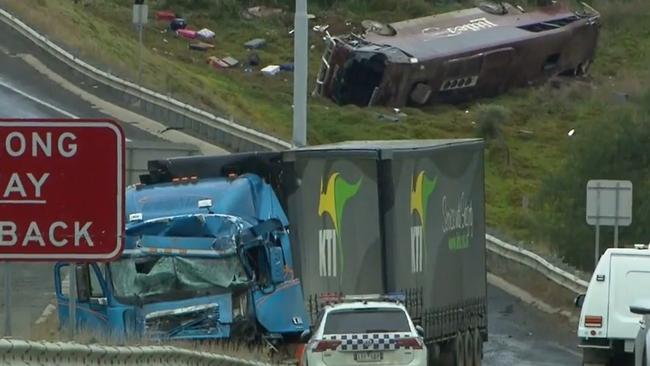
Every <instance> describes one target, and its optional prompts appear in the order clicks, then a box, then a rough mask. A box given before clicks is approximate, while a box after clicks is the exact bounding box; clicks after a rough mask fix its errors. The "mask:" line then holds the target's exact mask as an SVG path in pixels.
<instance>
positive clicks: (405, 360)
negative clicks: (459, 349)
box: [301, 295, 427, 366]
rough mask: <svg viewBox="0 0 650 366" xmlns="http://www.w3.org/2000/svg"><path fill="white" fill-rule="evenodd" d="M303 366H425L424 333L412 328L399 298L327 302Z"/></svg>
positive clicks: (349, 298)
mask: <svg viewBox="0 0 650 366" xmlns="http://www.w3.org/2000/svg"><path fill="white" fill-rule="evenodd" d="M320 302H321V304H323V302H324V303H325V304H323V307H322V310H321V312H320V314H319V320H318V321H317V323H316V327H315V328H314V331H313V333H310V331H305V333H303V339H307V338H309V341H308V343H307V345H306V346H305V350H304V353H303V358H302V360H301V361H302V362H301V364H302V366H334V365H337V366H339V365H388V364H391V365H413V366H415V365H423V366H424V365H426V363H427V349H426V347H425V345H424V340H423V334H424V330H423V329H422V327H420V326H415V325H414V324H413V321H412V320H411V318H410V317H409V314H408V312H407V311H406V308H405V307H404V305H403V304H402V302H403V295H393V296H391V295H364V296H345V297H336V296H334V297H330V298H329V299H328V298H327V297H325V298H324V299H323V298H321V301H320Z"/></svg>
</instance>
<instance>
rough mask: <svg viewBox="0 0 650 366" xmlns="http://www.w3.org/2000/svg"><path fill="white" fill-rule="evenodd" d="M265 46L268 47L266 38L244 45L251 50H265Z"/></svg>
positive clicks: (256, 39) (252, 40) (253, 40)
mask: <svg viewBox="0 0 650 366" xmlns="http://www.w3.org/2000/svg"><path fill="white" fill-rule="evenodd" d="M265 46H266V40H265V39H264V38H255V39H251V40H250V41H248V42H246V43H244V47H246V48H248V49H249V50H257V49H260V48H264V47H265Z"/></svg>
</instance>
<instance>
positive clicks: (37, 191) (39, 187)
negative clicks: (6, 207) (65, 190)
mask: <svg viewBox="0 0 650 366" xmlns="http://www.w3.org/2000/svg"><path fill="white" fill-rule="evenodd" d="M26 176H27V178H25V177H22V176H21V175H20V173H13V174H11V175H10V176H9V180H8V181H7V183H6V184H4V186H5V189H4V190H2V192H3V193H2V199H3V200H6V199H9V198H12V196H14V197H15V196H16V195H18V196H20V197H21V198H41V195H42V193H43V184H45V181H47V178H48V177H49V176H50V173H43V174H41V175H40V176H39V177H38V178H37V177H36V176H35V175H34V174H32V173H27V174H26ZM2 178H3V177H2V176H1V175H0V187H1V186H2ZM27 181H28V182H27ZM23 182H26V183H23ZM26 184H27V185H28V187H27V188H26V187H25V185H26ZM3 202H4V201H3ZM4 203H7V202H4Z"/></svg>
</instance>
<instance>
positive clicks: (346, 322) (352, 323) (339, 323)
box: [323, 308, 411, 334]
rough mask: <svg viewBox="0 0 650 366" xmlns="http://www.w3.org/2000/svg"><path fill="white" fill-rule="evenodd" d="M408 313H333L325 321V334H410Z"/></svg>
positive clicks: (348, 311)
mask: <svg viewBox="0 0 650 366" xmlns="http://www.w3.org/2000/svg"><path fill="white" fill-rule="evenodd" d="M410 331H411V327H410V325H409V321H408V318H407V316H406V313H405V312H404V311H403V310H399V309H374V308H369V309H362V310H360V309H355V310H340V311H333V312H331V313H329V314H328V315H327V318H326V319H325V328H324V330H323V333H324V334H360V333H405V332H410Z"/></svg>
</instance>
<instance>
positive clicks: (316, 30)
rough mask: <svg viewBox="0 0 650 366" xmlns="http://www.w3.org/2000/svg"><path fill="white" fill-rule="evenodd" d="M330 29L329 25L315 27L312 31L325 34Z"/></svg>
mask: <svg viewBox="0 0 650 366" xmlns="http://www.w3.org/2000/svg"><path fill="white" fill-rule="evenodd" d="M329 27H330V26H329V24H326V25H315V26H314V28H312V29H313V30H314V32H319V33H323V32H325V31H326V30H328V29H329Z"/></svg>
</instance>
